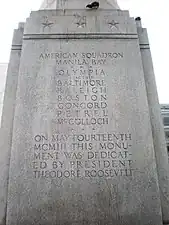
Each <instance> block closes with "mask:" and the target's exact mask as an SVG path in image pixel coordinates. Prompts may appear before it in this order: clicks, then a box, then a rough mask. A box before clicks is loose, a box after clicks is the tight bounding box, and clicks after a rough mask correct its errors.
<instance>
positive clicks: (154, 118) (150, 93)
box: [138, 27, 169, 224]
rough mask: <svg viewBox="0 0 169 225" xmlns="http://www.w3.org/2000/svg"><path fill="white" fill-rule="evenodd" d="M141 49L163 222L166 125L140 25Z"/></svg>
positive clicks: (167, 199)
mask: <svg viewBox="0 0 169 225" xmlns="http://www.w3.org/2000/svg"><path fill="white" fill-rule="evenodd" d="M138 35H139V40H140V49H141V55H142V62H143V70H144V77H145V84H146V90H147V98H148V103H149V110H150V119H151V126H152V134H153V140H154V150H155V155H156V161H157V172H158V179H159V186H160V196H161V206H162V213H163V222H164V224H168V222H169V164H168V154H167V149H166V140H165V134H164V126H163V123H162V118H161V112H160V105H159V101H158V93H157V88H156V82H155V76H154V70H153V64H152V58H151V52H150V47H149V41H148V36H147V30H146V29H145V28H141V27H138Z"/></svg>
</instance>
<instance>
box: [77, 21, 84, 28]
mask: <svg viewBox="0 0 169 225" xmlns="http://www.w3.org/2000/svg"><path fill="white" fill-rule="evenodd" d="M76 24H77V27H78V28H84V27H85V26H86V22H82V21H79V22H77V23H76Z"/></svg>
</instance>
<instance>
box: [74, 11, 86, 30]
mask: <svg viewBox="0 0 169 225" xmlns="http://www.w3.org/2000/svg"><path fill="white" fill-rule="evenodd" d="M74 17H75V18H76V19H77V22H76V23H75V24H76V25H77V27H78V28H84V27H85V26H86V16H80V15H78V14H75V15H74Z"/></svg>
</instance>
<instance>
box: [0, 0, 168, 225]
mask: <svg viewBox="0 0 169 225" xmlns="http://www.w3.org/2000/svg"><path fill="white" fill-rule="evenodd" d="M89 3H90V1H88V0H58V1H56V0H53V1H52V0H51V1H44V2H43V4H42V7H41V9H40V10H39V11H36V12H32V13H31V15H30V17H29V18H28V19H27V21H26V23H25V24H24V23H20V24H19V28H18V29H17V30H15V33H14V39H13V44H12V50H11V58H10V62H9V68H8V75H7V84H6V91H5V99H4V109H3V117H2V128H1V142H0V143H1V145H0V146H1V157H0V158H1V168H0V174H1V176H0V177H1V178H0V179H1V185H0V224H2V225H37V224H39V225H136V224H137V225H162V224H167V223H168V224H169V215H168V212H169V204H168V202H169V190H168V188H169V186H168V181H169V179H168V178H169V174H168V171H167V169H168V162H167V160H166V159H167V157H166V156H167V152H166V151H165V147H164V143H165V139H164V131H163V128H162V123H161V118H160V110H159V105H158V97H157V93H156V87H155V79H154V73H153V67H152V61H151V54H150V50H149V44H148V38H147V34H146V29H144V28H142V27H141V21H140V18H137V19H136V21H135V19H134V18H131V17H130V16H129V13H128V11H122V10H120V9H119V6H118V4H117V2H116V1H113V0H112V1H110V0H109V1H108V0H107V1H106V0H100V1H99V4H100V6H99V8H98V9H86V5H87V4H89ZM152 94H153V97H152ZM154 95H155V96H154Z"/></svg>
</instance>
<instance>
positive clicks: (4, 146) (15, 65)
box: [0, 24, 23, 224]
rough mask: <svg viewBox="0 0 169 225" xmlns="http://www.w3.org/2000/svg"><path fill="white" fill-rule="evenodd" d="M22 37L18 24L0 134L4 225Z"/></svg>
mask: <svg viewBox="0 0 169 225" xmlns="http://www.w3.org/2000/svg"><path fill="white" fill-rule="evenodd" d="M22 37H23V24H19V28H18V29H16V30H15V31H14V37H13V41H12V50H11V56H10V61H9V65H8V71H7V80H6V88H5V96H4V104H3V113H2V123H1V133H0V151H1V152H0V224H6V223H5V221H6V218H5V217H6V209H7V191H8V177H9V162H10V154H11V145H12V131H13V119H14V111H15V103H16V90H17V82H18V71H19V64H20V53H21V47H22Z"/></svg>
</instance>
